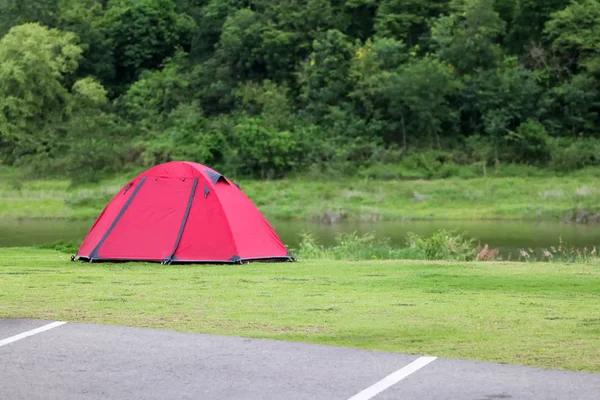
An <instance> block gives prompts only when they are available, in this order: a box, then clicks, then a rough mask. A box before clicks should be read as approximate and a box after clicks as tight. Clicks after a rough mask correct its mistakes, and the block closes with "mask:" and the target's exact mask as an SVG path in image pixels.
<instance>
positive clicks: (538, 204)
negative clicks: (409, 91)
mask: <svg viewBox="0 0 600 400" xmlns="http://www.w3.org/2000/svg"><path fill="white" fill-rule="evenodd" d="M596 175H597V173H596V172H594V171H591V172H590V171H587V172H585V171H584V172H580V173H577V174H573V175H571V176H567V177H555V176H546V177H524V178H498V177H492V178H475V179H459V178H454V179H445V180H431V181H424V180H416V181H400V180H390V181H383V180H380V181H378V180H365V179H359V178H343V179H328V180H324V179H321V180H312V179H284V180H278V181H244V180H242V181H240V184H241V186H242V189H243V190H244V192H245V193H246V194H247V195H248V197H249V198H250V199H251V200H252V201H253V202H254V203H255V204H256V205H257V207H258V208H259V209H260V211H261V212H262V213H263V214H264V215H265V216H266V217H267V218H269V219H304V220H308V219H324V220H328V219H332V218H333V219H336V218H340V217H341V218H348V219H351V220H362V221H369V222H371V221H377V220H403V219H546V220H552V219H562V218H565V217H566V216H568V215H570V214H571V213H572V212H573V211H574V210H576V209H578V208H581V209H583V210H585V211H587V212H595V211H597V210H599V209H600V206H599V204H600V189H598V188H599V187H600V177H598V176H596ZM132 176H134V175H131V176H122V177H115V178H113V179H111V180H107V181H103V182H101V183H99V184H88V185H85V186H81V187H77V188H70V187H69V183H68V181H66V180H41V181H21V180H19V179H18V176H17V175H16V172H15V170H13V169H8V168H6V167H0V218H71V219H76V218H95V217H97V216H98V214H99V213H100V211H102V209H103V208H104V206H105V205H106V203H107V202H108V201H109V200H110V199H111V198H112V197H113V196H114V194H115V193H117V192H118V191H119V190H120V189H121V188H122V187H123V186H124V185H125V184H126V183H127V181H128V179H130V178H131V177H132Z"/></svg>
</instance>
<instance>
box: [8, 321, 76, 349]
mask: <svg viewBox="0 0 600 400" xmlns="http://www.w3.org/2000/svg"><path fill="white" fill-rule="evenodd" d="M64 324H66V322H62V321H56V322H52V323H51V324H48V325H44V326H40V327H39V328H36V329H32V330H30V331H27V332H23V333H19V334H18V335H15V336H11V337H9V338H6V339H2V340H0V347H2V346H6V345H7V344H10V343H13V342H16V341H17V340H21V339H25V338H26V337H29V336H33V335H36V334H38V333H42V332H46V331H49V330H50V329H52V328H56V327H57V326H61V325H64Z"/></svg>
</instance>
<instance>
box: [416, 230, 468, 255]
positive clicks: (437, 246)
mask: <svg viewBox="0 0 600 400" xmlns="http://www.w3.org/2000/svg"><path fill="white" fill-rule="evenodd" d="M406 242H407V245H408V247H409V248H410V249H412V250H414V251H416V252H418V253H419V254H422V255H423V256H424V258H425V259H427V260H451V261H471V260H474V259H475V256H476V255H477V254H476V247H475V239H471V238H467V237H465V236H464V235H463V234H461V233H455V232H448V231H446V230H443V229H442V230H439V231H437V232H435V233H434V234H433V235H431V236H430V237H422V236H419V235H416V234H409V235H408V237H407V239H406Z"/></svg>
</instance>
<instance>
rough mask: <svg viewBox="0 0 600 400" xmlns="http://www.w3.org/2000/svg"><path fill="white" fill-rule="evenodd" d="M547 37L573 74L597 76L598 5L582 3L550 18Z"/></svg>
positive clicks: (599, 46)
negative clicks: (587, 73)
mask: <svg viewBox="0 0 600 400" xmlns="http://www.w3.org/2000/svg"><path fill="white" fill-rule="evenodd" d="M546 34H547V35H548V37H549V39H550V40H552V48H553V49H554V50H556V51H558V52H559V53H560V54H561V55H562V57H563V60H564V62H565V63H567V64H568V65H569V66H570V67H571V68H572V69H573V70H574V71H579V70H582V69H585V70H588V71H590V72H591V73H594V74H599V73H600V2H598V1H597V0H582V1H579V2H574V3H572V4H571V5H569V6H568V7H567V8H565V9H564V10H562V11H558V12H556V13H554V14H552V18H551V19H550V21H548V23H547V25H546Z"/></svg>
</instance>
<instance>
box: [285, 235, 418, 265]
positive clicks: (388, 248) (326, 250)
mask: <svg viewBox="0 0 600 400" xmlns="http://www.w3.org/2000/svg"><path fill="white" fill-rule="evenodd" d="M301 237H302V240H301V242H300V245H299V248H298V251H297V252H296V253H297V257H298V259H300V260H347V261H359V260H402V259H404V260H406V259H413V260H416V259H423V257H422V254H421V253H419V252H418V251H413V250H412V249H403V248H397V247H395V246H393V245H392V244H391V243H390V241H389V239H382V238H378V237H376V236H375V235H374V234H372V233H367V234H364V235H361V236H359V235H358V234H357V233H356V232H354V233H342V234H338V235H336V237H335V243H334V244H333V245H332V246H323V245H321V244H319V243H318V241H317V239H316V238H315V237H314V236H313V235H312V234H311V233H309V232H305V233H302V235H301Z"/></svg>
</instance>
